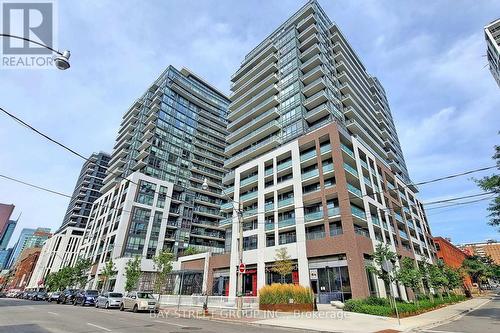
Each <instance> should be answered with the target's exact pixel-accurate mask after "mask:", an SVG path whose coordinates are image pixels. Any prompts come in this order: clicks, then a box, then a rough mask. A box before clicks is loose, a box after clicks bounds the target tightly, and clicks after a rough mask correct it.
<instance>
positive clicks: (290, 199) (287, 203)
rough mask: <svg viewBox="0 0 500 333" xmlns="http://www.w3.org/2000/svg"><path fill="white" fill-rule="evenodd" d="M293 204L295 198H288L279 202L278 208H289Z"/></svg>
mask: <svg viewBox="0 0 500 333" xmlns="http://www.w3.org/2000/svg"><path fill="white" fill-rule="evenodd" d="M291 204H293V197H291V198H286V199H283V200H278V207H283V206H288V205H291Z"/></svg>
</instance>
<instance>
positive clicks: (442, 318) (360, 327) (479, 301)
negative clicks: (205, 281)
mask: <svg viewBox="0 0 500 333" xmlns="http://www.w3.org/2000/svg"><path fill="white" fill-rule="evenodd" d="M488 301H489V298H487V297H480V298H479V297H478V298H474V299H471V300H467V301H465V302H461V303H458V304H454V305H450V306H447V307H444V308H440V309H437V310H433V311H429V312H426V313H423V314H420V315H418V316H413V317H408V318H403V319H401V323H400V324H399V323H398V320H397V319H396V318H388V317H380V316H373V315H367V314H362V313H354V312H347V311H341V310H337V309H334V308H332V307H331V306H329V305H324V304H320V305H319V306H318V311H317V312H309V313H284V312H266V311H260V310H244V311H243V316H242V318H237V316H236V310H234V309H220V308H211V309H209V310H208V313H205V312H204V310H203V309H201V308H199V307H192V308H189V307H181V308H180V309H179V310H178V309H177V307H164V308H162V312H163V315H164V316H171V317H185V318H201V319H207V320H218V321H232V322H240V323H246V324H250V325H259V326H274V327H281V328H292V329H303V330H304V329H305V330H311V331H322V332H347V333H354V332H363V333H364V332H411V331H413V330H415V329H424V328H428V327H432V326H435V325H438V324H440V323H443V322H446V321H449V320H451V319H453V318H456V317H457V316H459V315H462V314H464V313H466V312H468V311H470V310H472V309H475V308H477V307H480V306H482V305H484V304H486V303H487V302H488ZM160 315H161V314H160Z"/></svg>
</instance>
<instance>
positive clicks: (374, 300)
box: [364, 296, 391, 306]
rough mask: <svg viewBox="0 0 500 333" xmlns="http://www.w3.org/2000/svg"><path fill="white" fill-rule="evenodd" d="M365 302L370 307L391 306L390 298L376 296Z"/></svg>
mask: <svg viewBox="0 0 500 333" xmlns="http://www.w3.org/2000/svg"><path fill="white" fill-rule="evenodd" d="M364 302H365V303H366V304H368V305H382V306H390V305H391V303H390V302H389V299H388V298H381V297H376V296H370V297H368V298H366V299H365V300H364Z"/></svg>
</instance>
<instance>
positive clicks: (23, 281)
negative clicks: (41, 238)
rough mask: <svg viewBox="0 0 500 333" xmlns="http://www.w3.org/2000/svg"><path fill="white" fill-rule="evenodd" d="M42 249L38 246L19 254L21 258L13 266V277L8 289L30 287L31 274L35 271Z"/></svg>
mask: <svg viewBox="0 0 500 333" xmlns="http://www.w3.org/2000/svg"><path fill="white" fill-rule="evenodd" d="M40 251H41V249H40V248H38V247H35V248H27V249H25V250H23V252H22V253H21V255H20V256H19V260H18V261H16V263H15V265H14V267H13V268H12V271H13V277H12V280H11V281H10V282H9V285H8V289H21V290H24V289H25V288H28V282H29V281H30V278H31V274H32V273H33V271H34V268H35V265H36V262H37V261H38V257H39V255H40Z"/></svg>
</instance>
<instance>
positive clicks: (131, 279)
mask: <svg viewBox="0 0 500 333" xmlns="http://www.w3.org/2000/svg"><path fill="white" fill-rule="evenodd" d="M141 274H142V272H141V258H140V257H139V256H136V257H134V258H133V259H129V260H128V261H127V264H126V265H125V273H124V276H125V290H126V291H132V290H134V289H135V288H136V287H137V283H138V282H139V279H140V278H141Z"/></svg>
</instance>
